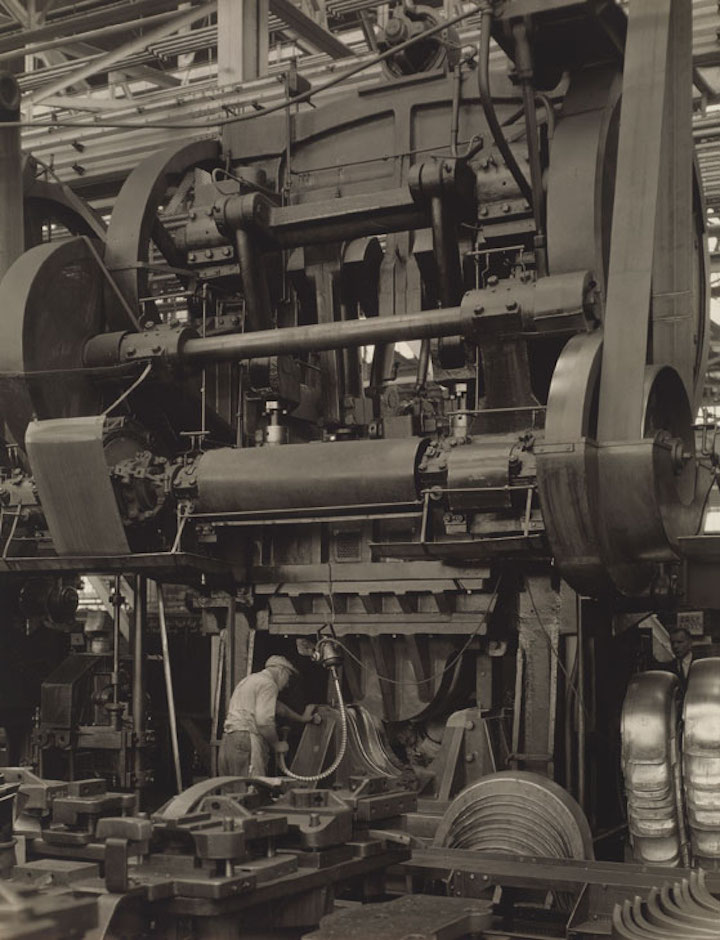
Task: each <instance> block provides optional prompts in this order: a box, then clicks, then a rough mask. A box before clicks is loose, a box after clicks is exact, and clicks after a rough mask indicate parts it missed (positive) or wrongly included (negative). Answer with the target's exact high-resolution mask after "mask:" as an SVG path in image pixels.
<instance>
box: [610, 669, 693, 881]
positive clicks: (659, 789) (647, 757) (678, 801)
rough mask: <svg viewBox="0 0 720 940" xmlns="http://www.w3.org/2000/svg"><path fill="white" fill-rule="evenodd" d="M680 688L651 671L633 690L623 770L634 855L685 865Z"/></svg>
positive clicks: (626, 707) (625, 721) (626, 712)
mask: <svg viewBox="0 0 720 940" xmlns="http://www.w3.org/2000/svg"><path fill="white" fill-rule="evenodd" d="M679 696H680V683H679V681H678V678H677V676H674V675H673V674H672V673H670V672H660V671H657V672H645V673H641V674H640V675H637V676H635V677H634V678H633V679H632V681H631V682H630V685H629V687H628V691H627V695H626V696H625V702H624V704H623V712H622V767H623V774H624V777H625V792H626V797H627V809H628V827H629V830H630V841H631V844H632V849H633V855H634V857H635V859H637V860H638V861H640V862H645V863H648V864H651V865H666V866H676V865H678V864H680V861H681V859H682V854H683V847H684V844H685V827H684V820H683V812H682V783H681V766H680V749H679V739H678V735H679V730H678V723H679V715H680V710H679Z"/></svg>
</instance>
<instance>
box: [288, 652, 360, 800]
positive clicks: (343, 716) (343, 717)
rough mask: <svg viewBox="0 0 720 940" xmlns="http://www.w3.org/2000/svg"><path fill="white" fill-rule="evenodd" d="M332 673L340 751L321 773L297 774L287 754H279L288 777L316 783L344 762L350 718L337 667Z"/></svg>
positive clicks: (333, 668)
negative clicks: (287, 759) (338, 714)
mask: <svg viewBox="0 0 720 940" xmlns="http://www.w3.org/2000/svg"><path fill="white" fill-rule="evenodd" d="M330 671H331V673H332V678H333V683H334V685H335V694H336V695H337V700H338V708H339V710H340V746H339V747H338V752H337V755H336V757H335V760H334V761H333V762H332V764H330V766H329V767H328V768H327V769H326V770H323V771H321V772H320V773H319V774H296V773H293V772H292V770H290V768H289V767H288V766H287V763H286V762H285V755H284V754H278V763H279V764H280V770H281V771H282V772H283V774H284V775H285V776H286V777H290V778H291V779H292V780H299V781H300V782H301V783H316V782H317V781H318V780H324V779H325V778H326V777H329V776H330V775H331V774H334V773H335V771H336V770H337V769H338V767H339V766H340V764H341V763H342V759H343V757H345V751H346V750H347V739H348V718H347V709H346V707H345V700H344V699H343V694H342V689H341V688H340V675H339V673H338V671H337V667H335V666H333V667H331V670H330Z"/></svg>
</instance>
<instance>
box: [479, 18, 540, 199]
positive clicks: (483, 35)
mask: <svg viewBox="0 0 720 940" xmlns="http://www.w3.org/2000/svg"><path fill="white" fill-rule="evenodd" d="M492 21H493V12H492V10H491V9H485V10H483V14H482V20H481V22H480V50H479V55H478V91H479V93H480V101H481V102H482V106H483V111H484V113H485V120H486V121H487V123H488V127H489V128H490V132H491V133H492V135H493V138H494V140H495V143H496V144H497V148H498V150H499V151H500V153H501V154H502V158H503V160H504V161H505V164H506V166H507V168H508V169H509V170H510V172H511V173H512V176H513V179H514V180H515V182H516V183H517V184H518V187H519V188H520V192H521V193H522V196H523V199H526V200H527V201H528V203H530V205H533V191H532V188H531V187H530V184H529V183H528V181H527V178H526V177H525V174H524V173H523V171H522V170H521V169H520V166H519V164H518V162H517V160H516V159H515V155H514V154H513V152H512V150H511V149H510V146H509V144H508V142H507V140H506V138H505V134H504V133H503V129H502V127H501V126H500V122H499V121H498V118H497V114H496V113H495V105H494V104H493V100H492V96H491V94H490V28H491V26H492Z"/></svg>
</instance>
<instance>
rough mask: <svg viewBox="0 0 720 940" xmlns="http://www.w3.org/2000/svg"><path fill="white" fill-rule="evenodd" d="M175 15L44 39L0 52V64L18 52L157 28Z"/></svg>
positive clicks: (38, 51) (146, 17)
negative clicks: (150, 27)
mask: <svg viewBox="0 0 720 940" xmlns="http://www.w3.org/2000/svg"><path fill="white" fill-rule="evenodd" d="M177 15H178V12H177V10H169V11H167V12H165V13H157V14H155V15H154V16H145V17H140V18H139V19H134V20H124V21H123V22H121V23H112V24H110V25H109V26H100V27H98V28H97V29H91V30H87V31H85V32H80V33H70V34H64V35H60V36H54V37H53V38H52V39H46V40H45V41H44V42H35V43H27V44H25V45H24V46H22V47H21V49H12V50H9V51H7V52H0V62H9V61H11V60H12V59H16V58H17V57H18V53H19V52H20V51H22V54H23V55H24V56H30V55H37V54H38V53H40V52H46V51H47V50H49V49H63V48H66V47H67V46H69V45H70V44H72V43H76V42H80V41H87V40H90V39H100V38H101V37H104V36H114V35H116V34H117V33H128V32H131V31H132V30H134V29H145V28H147V27H149V26H158V25H159V24H160V23H165V22H168V21H169V20H172V19H174V18H176V17H177Z"/></svg>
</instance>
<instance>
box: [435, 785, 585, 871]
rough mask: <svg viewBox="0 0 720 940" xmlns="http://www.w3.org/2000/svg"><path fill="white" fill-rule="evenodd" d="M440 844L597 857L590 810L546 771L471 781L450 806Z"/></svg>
mask: <svg viewBox="0 0 720 940" xmlns="http://www.w3.org/2000/svg"><path fill="white" fill-rule="evenodd" d="M435 845H437V846H443V847H446V848H452V849H474V850H476V851H480V852H499V853H502V854H504V855H532V856H540V857H543V858H570V859H578V860H580V859H589V858H593V857H594V855H593V843H592V834H591V832H590V827H589V825H588V822H587V819H586V818H585V814H584V813H583V811H582V809H581V808H580V806H579V805H578V804H577V803H576V802H575V800H574V799H573V798H572V797H571V796H570V795H569V794H568V793H567V792H566V791H565V790H563V788H562V787H560V786H558V785H557V784H556V783H553V781H552V780H548V779H547V778H546V777H542V776H540V774H533V773H528V772H526V771H502V772H501V773H496V774H489V775H488V776H487V777H483V778H482V779H480V780H478V781H477V782H476V783H473V784H471V785H470V786H469V787H466V788H465V789H464V790H463V791H462V793H460V794H459V796H457V797H456V798H455V799H454V800H453V802H452V803H451V804H450V806H449V807H448V808H447V810H446V812H445V814H444V815H443V818H442V819H441V821H440V825H439V826H438V829H437V831H436V833H435Z"/></svg>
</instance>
